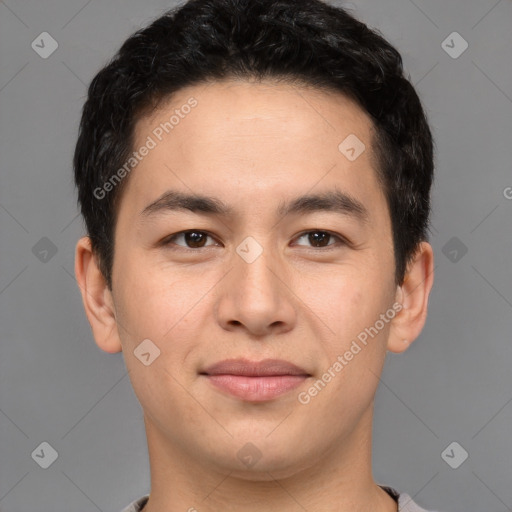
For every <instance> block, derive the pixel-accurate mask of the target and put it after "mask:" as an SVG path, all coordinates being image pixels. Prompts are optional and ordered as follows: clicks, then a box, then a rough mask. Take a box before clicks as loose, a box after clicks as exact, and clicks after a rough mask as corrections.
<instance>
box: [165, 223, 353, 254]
mask: <svg viewBox="0 0 512 512" xmlns="http://www.w3.org/2000/svg"><path fill="white" fill-rule="evenodd" d="M187 233H201V234H204V235H206V236H209V237H210V238H212V239H214V240H215V237H214V236H213V235H211V234H210V233H208V232H207V231H201V230H199V229H187V230H186V231H180V232H178V233H174V234H173V235H170V236H168V237H166V238H164V240H163V241H162V243H161V245H163V246H165V247H169V248H170V249H171V250H176V251H179V250H185V251H192V252H197V251H199V250H201V249H208V247H211V246H206V247H198V248H193V247H184V246H181V245H177V244H173V243H172V241H173V240H175V239H176V238H177V237H179V236H181V235H186V234H187ZM310 233H324V234H327V235H329V236H330V237H333V238H336V239H338V243H334V244H329V245H327V246H325V247H310V250H312V251H315V252H316V251H324V252H325V251H331V250H333V249H336V248H338V247H340V246H347V245H350V244H349V242H348V241H347V240H346V239H345V238H344V237H342V236H341V235H338V234H336V233H333V232H332V231H327V230H325V229H310V230H308V231H304V232H302V233H301V234H299V235H298V236H297V238H296V239H301V238H303V237H304V236H307V235H308V234H310ZM172 245H176V247H172Z"/></svg>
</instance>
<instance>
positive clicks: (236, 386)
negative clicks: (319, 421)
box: [200, 359, 311, 402]
mask: <svg viewBox="0 0 512 512" xmlns="http://www.w3.org/2000/svg"><path fill="white" fill-rule="evenodd" d="M200 375H202V376H204V377H206V378H207V379H208V382H209V383H210V384H212V385H213V386H214V387H215V388H217V389H219V390H221V391H223V392H224V393H227V394H229V395H231V396H234V397H236V398H239V399H241V400H244V401H249V402H264V401H268V400H272V399H274V398H277V397H278V396H280V395H283V394H285V393H288V392H289V391H291V390H293V389H295V388H296V387H298V386H299V385H300V384H302V383H303V382H304V381H305V380H306V379H308V378H309V377H311V374H309V373H308V372H307V371H306V370H304V369H303V368H300V367H298V366H296V365H294V364H292V363H290V362H288V361H284V360H281V359H265V360H263V361H250V360H248V359H227V360H225V361H221V362H219V363H216V364H214V365H212V366H209V367H208V368H206V369H205V370H204V371H202V372H200Z"/></svg>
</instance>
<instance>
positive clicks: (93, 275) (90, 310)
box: [75, 236, 122, 354]
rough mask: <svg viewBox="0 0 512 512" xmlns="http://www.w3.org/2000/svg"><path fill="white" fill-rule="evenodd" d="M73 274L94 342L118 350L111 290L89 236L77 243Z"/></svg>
mask: <svg viewBox="0 0 512 512" xmlns="http://www.w3.org/2000/svg"><path fill="white" fill-rule="evenodd" d="M75 276H76V280H77V282H78V286H79V287H80V293H81V294H82V302H83V305H84V309H85V314H86V315H87V319H88V320H89V324H90V326H91V329H92V332H93V336H94V339H95V341H96V344H97V345H98V347H100V348H101V349H102V350H104V351H105V352H108V353H110V354H115V353H116V352H120V351H121V350H122V345H121V341H120V339H119V333H118V330H117V323H116V317H115V311H114V308H113V298H112V293H111V291H110V290H109V288H108V286H107V283H106V280H105V278H104V277H103V275H102V273H101V271H100V269H99V266H98V264H97V258H96V256H95V255H94V253H93V252H92V247H91V240H90V238H89V237H88V236H86V237H82V238H80V240H79V241H78V242H77V244H76V249H75Z"/></svg>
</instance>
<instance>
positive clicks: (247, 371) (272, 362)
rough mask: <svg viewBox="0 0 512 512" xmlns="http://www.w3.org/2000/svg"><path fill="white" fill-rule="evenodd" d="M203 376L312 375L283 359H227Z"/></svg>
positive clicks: (205, 372) (203, 372)
mask: <svg viewBox="0 0 512 512" xmlns="http://www.w3.org/2000/svg"><path fill="white" fill-rule="evenodd" d="M200 374H202V375H241V376H244V377H271V376H277V375H303V376H307V377H309V376H310V374H309V373H308V372H307V371H306V370H304V368H300V367H299V366H297V365H295V364H293V363H290V362H288V361H285V360H283V359H263V360H262V361H251V360H249V359H244V358H240V359H225V360H224V361H220V362H218V363H215V364H212V365H211V366H208V367H207V368H205V369H204V370H203V371H201V372H200Z"/></svg>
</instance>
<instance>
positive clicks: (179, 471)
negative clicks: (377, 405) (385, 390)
mask: <svg viewBox="0 0 512 512" xmlns="http://www.w3.org/2000/svg"><path fill="white" fill-rule="evenodd" d="M372 405H373V404H372ZM372 412H373V408H372V407H370V408H369V409H368V410H367V411H366V412H365V413H364V414H363V416H362V417H361V421H360V423H359V424H358V426H357V427H356V428H354V429H353V431H352V432H351V433H350V434H349V435H348V436H346V437H345V438H344V439H341V440H340V441H339V443H338V444H337V446H336V448H335V449H331V450H329V452H328V453H324V454H319V457H318V458H317V460H315V461H314V462H312V463H311V461H304V463H303V465H302V467H300V468H298V467H295V468H289V470H287V471H272V470H267V471H259V472H257V471H254V472H250V473H245V474H240V473H238V472H237V471H236V470H234V469H233V468H228V467H219V466H217V467H213V466H207V465H206V464H205V463H204V461H202V460H198V459H197V456H196V457H192V456H190V454H188V453H186V452H185V451H184V450H183V449H181V448H180V447H179V444H178V443H175V444H172V445H170V444H169V441H168V439H166V438H165V437H164V436H163V434H162V433H161V432H160V431H159V430H158V429H157V428H156V427H155V425H154V424H153V423H152V422H151V421H150V420H148V418H147V417H145V424H146V434H147V439H148V449H149V460H150V467H151V493H150V497H149V500H148V503H147V504H146V506H145V507H144V509H143V512H157V511H160V512H161V511H164V510H165V511H166V512H175V511H176V512H177V511H187V512H218V511H220V510H222V511H223V512H231V511H233V512H234V511H237V512H262V510H279V511H280V512H297V511H304V510H326V511H330V510H336V511H337V512H397V510H398V506H397V503H396V502H395V500H394V499H393V498H392V497H391V496H389V494H387V492H386V491H384V490H383V489H381V488H380V487H379V486H378V484H377V483H376V482H375V481H374V480H373V476H372V472H371V432H372V430H371V429H372Z"/></svg>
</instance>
